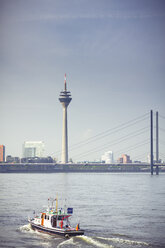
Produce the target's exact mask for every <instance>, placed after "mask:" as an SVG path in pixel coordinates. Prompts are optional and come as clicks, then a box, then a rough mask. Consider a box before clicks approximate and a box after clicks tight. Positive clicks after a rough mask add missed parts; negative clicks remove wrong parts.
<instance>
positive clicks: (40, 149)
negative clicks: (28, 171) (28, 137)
mask: <svg viewBox="0 0 165 248" xmlns="http://www.w3.org/2000/svg"><path fill="white" fill-rule="evenodd" d="M44 147H45V144H44V142H43V141H25V142H24V144H23V158H29V157H30V158H33V157H43V155H44Z"/></svg>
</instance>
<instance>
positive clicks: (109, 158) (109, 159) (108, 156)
mask: <svg viewBox="0 0 165 248" xmlns="http://www.w3.org/2000/svg"><path fill="white" fill-rule="evenodd" d="M101 162H102V163H106V164H112V163H114V159H113V152H112V151H108V152H105V153H104V155H103V156H102V157H101Z"/></svg>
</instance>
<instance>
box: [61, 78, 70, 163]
mask: <svg viewBox="0 0 165 248" xmlns="http://www.w3.org/2000/svg"><path fill="white" fill-rule="evenodd" d="M71 100H72V98H71V93H70V91H67V85H66V74H65V78H64V90H63V91H61V92H60V97H59V101H60V102H61V104H62V107H63V129H62V155H61V162H62V163H64V164H66V163H68V126H67V107H68V105H69V103H70V102H71Z"/></svg>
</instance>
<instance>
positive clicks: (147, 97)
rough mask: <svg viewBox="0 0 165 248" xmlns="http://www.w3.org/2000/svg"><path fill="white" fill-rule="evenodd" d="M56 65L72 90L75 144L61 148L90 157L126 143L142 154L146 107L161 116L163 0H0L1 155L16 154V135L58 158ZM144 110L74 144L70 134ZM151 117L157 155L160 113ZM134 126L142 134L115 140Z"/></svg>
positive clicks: (118, 150)
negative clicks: (117, 129)
mask: <svg viewBox="0 0 165 248" xmlns="http://www.w3.org/2000/svg"><path fill="white" fill-rule="evenodd" d="M65 72H66V74H67V84H68V89H69V90H70V91H71V94H72V98H73V99H72V102H71V103H70V105H69V107H68V127H69V144H70V148H71V146H72V145H73V144H77V145H76V146H77V149H72V150H71V149H70V153H69V157H72V158H73V159H74V160H85V159H90V160H94V159H99V158H100V157H101V155H102V154H103V153H104V152H105V151H108V150H112V151H114V153H115V154H114V155H115V159H117V157H118V156H119V155H121V154H122V153H128V154H130V155H131V158H132V159H144V160H145V159H146V156H147V153H148V152H149V144H148V143H147V144H145V142H149V129H145V128H147V126H148V128H149V111H150V109H153V110H154V112H155V111H159V113H160V114H161V115H162V116H165V1H164V0H65V1H64V0H28V1H26V0H0V144H4V145H5V146H6V155H8V154H10V155H12V156H21V155H22V144H23V142H24V141H26V140H43V141H44V142H45V156H47V155H52V156H55V157H58V158H59V159H60V150H61V139H62V106H61V104H60V103H59V100H58V97H59V93H60V91H61V90H62V89H63V87H64V85H63V84H64V74H65ZM147 113H148V119H145V120H144V121H142V122H140V123H138V124H137V125H134V126H131V127H130V128H129V127H128V128H126V129H124V130H121V133H120V132H117V133H111V135H108V133H107V136H105V137H104V138H102V139H100V140H95V141H94V142H91V143H89V144H86V145H85V146H82V147H79V149H78V146H79V144H80V143H79V142H82V141H84V140H86V139H88V138H90V137H92V136H95V135H97V134H99V133H102V132H104V131H106V130H108V129H111V128H115V127H117V126H118V125H121V124H122V123H125V122H127V121H130V120H132V119H135V118H136V117H139V116H143V115H144V114H147ZM159 123H160V127H161V128H162V129H161V131H160V136H161V137H160V139H161V141H162V143H161V145H160V149H161V151H160V152H161V153H162V154H163V155H164V154H165V153H164V149H165V145H164V144H165V143H163V142H164V138H165V134H164V131H165V130H164V129H163V127H164V124H165V119H164V118H160V121H159ZM140 128H141V129H142V130H144V131H145V132H144V133H143V134H142V135H141V136H136V135H135V137H134V138H129V139H127V140H126V141H124V142H122V137H124V136H125V135H128V136H129V135H130V134H131V132H134V133H135V134H136V132H138V130H139V129H140ZM143 128H144V129H143ZM120 139H121V140H120ZM147 139H148V141H147ZM115 142H116V144H115V145H114V143H115ZM138 142H139V148H138V149H132V150H131V151H129V149H128V148H130V147H131V146H132V147H133V148H134V147H135V146H136V145H137V144H138ZM143 143H144V145H143ZM140 144H141V145H140ZM163 145H164V146H163ZM73 148H74V147H73ZM97 148H98V149H97ZM94 149H96V151H95V152H94ZM90 151H91V152H90ZM127 151H128V152H127ZM79 154H81V156H79ZM142 154H143V155H142ZM164 157H165V156H164Z"/></svg>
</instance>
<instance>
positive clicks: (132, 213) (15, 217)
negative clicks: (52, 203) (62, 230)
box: [0, 173, 165, 248]
mask: <svg viewBox="0 0 165 248" xmlns="http://www.w3.org/2000/svg"><path fill="white" fill-rule="evenodd" d="M57 195H58V199H59V204H60V203H61V204H63V203H64V202H65V201H67V205H68V206H69V207H73V209H74V215H73V217H72V219H71V223H72V226H76V224H77V223H78V222H80V226H81V228H83V229H84V230H85V235H84V236H80V237H73V238H70V239H67V240H66V239H63V238H61V237H53V236H50V235H47V234H41V233H38V232H36V231H33V230H31V228H30V226H29V224H28V221H27V220H28V217H29V216H33V211H34V210H36V211H40V210H41V209H43V207H44V206H45V207H46V205H47V199H48V197H54V198H55V197H56V196H57ZM0 247H21V248H23V247H26V248H28V247H29V248H31V247H36V248H37V247H46V248H48V247H50V248H51V247H57V248H63V247H68V248H70V247H74V248H75V247H80V248H89V247H91V248H92V247H103V248H104V247H105V248H108V247H109V248H121V247H122V248H132V247H133V248H140V247H141V248H144V247H148V248H163V247H165V174H163V173H162V174H160V175H158V176H156V175H153V176H151V175H150V174H148V173H146V174H145V173H82V174H81V173H57V174H56V173H52V174H51V173H50V174H40V173H36V174H30V173H29V174H14V173H12V174H7V173H6V174H0Z"/></svg>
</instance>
